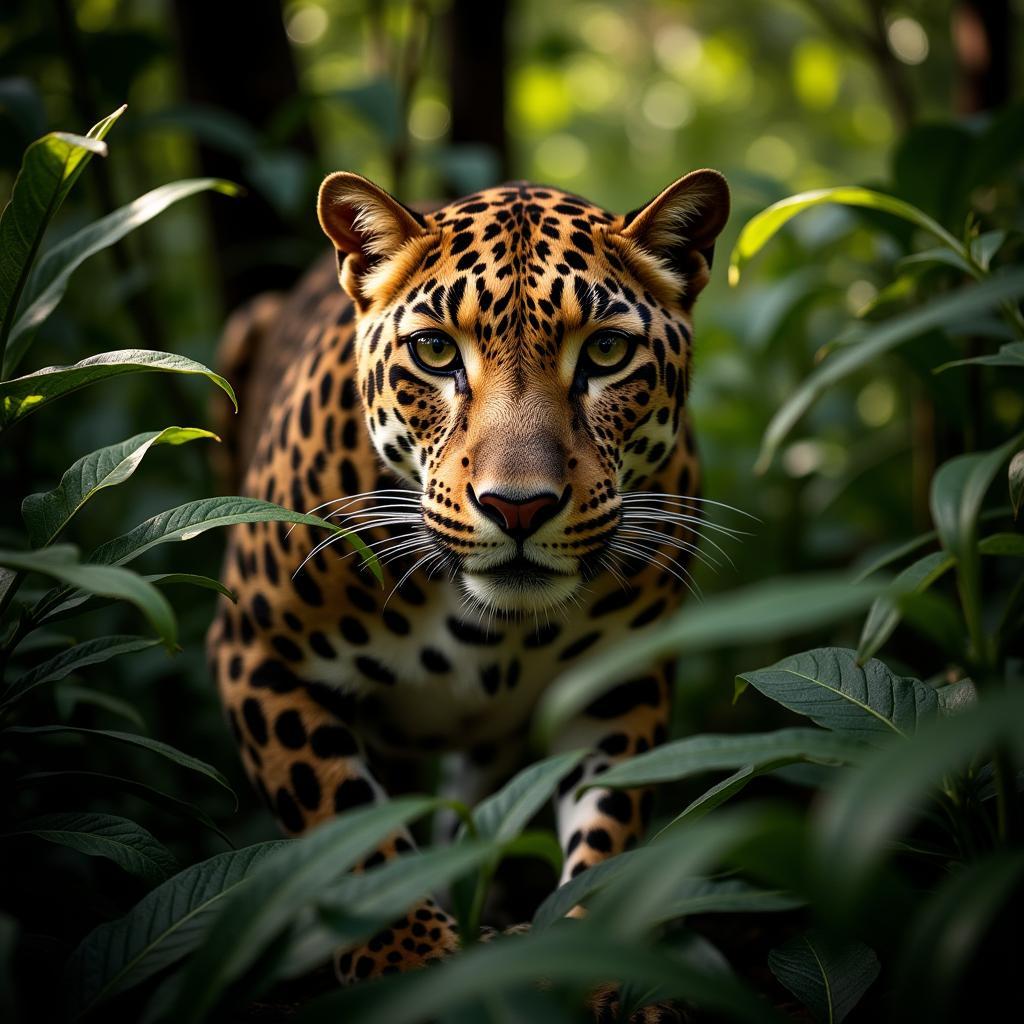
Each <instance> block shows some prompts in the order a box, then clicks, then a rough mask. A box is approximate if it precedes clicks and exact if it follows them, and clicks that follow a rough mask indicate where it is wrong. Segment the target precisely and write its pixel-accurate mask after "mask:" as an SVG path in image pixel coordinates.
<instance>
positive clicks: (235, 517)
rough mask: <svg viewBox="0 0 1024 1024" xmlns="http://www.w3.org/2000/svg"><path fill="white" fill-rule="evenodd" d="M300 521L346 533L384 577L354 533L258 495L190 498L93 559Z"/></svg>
mask: <svg viewBox="0 0 1024 1024" xmlns="http://www.w3.org/2000/svg"><path fill="white" fill-rule="evenodd" d="M266 522H279V523H299V524H302V525H305V526H314V527H317V528H318V529H323V530H327V532H328V533H336V534H340V535H341V536H343V537H344V538H345V539H346V540H347V541H348V543H349V544H351V545H352V546H353V547H354V548H355V549H356V550H357V551H358V552H359V553H360V554H361V555H363V557H364V558H365V559H366V560H367V561H366V564H367V565H369V567H370V569H371V570H372V572H373V574H374V576H376V577H377V579H378V580H382V579H383V574H382V572H381V568H380V564H379V563H378V562H377V559H376V558H375V557H374V555H373V553H372V552H371V551H370V550H369V549H368V548H367V547H366V545H365V544H364V543H363V542H362V541H360V540H359V539H358V538H357V537H356V536H354V535H353V534H351V533H345V531H344V530H342V529H340V528H339V527H337V526H335V525H334V523H330V522H328V521H327V520H326V519H321V518H320V517H319V516H313V515H308V514H306V513H304V512H293V511H292V510H291V509H287V508H282V506H280V505H275V504H273V502H269V501H262V500H260V499H259V498H242V497H226V498H201V499H200V500H199V501H190V502H187V503H186V504H184V505H179V506H178V507H177V508H172V509H170V510H169V511H167V512H161V513H160V514H159V515H155V516H153V517H152V519H147V520H146V521H145V522H144V523H141V524H139V525H138V526H136V527H135V529H134V530H130V531H129V532H128V533H125V534H122V535H121V536H120V537H115V538H114V539H113V540H109V541H107V542H106V544H101V545H100V546H99V547H98V548H97V549H96V550H95V551H94V552H93V553H92V555H91V556H90V561H93V562H101V563H103V564H104V565H122V564H123V563H125V562H130V561H131V560H132V559H133V558H137V557H138V556H139V555H141V554H142V553H143V552H144V551H148V550H149V549H150V548H151V547H153V546H154V545H156V544H166V543H167V542H168V541H174V540H192V538H193V537H198V536H199V535H200V534H201V533H205V532H206V531H207V530H212V529H214V528H215V527H220V526H232V525H234V524H236V523H266Z"/></svg>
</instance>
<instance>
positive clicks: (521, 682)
mask: <svg viewBox="0 0 1024 1024" xmlns="http://www.w3.org/2000/svg"><path fill="white" fill-rule="evenodd" d="M630 596H631V598H632V600H630V601H629V602H628V605H626V606H624V607H621V608H615V609H614V610H610V611H604V610H603V606H602V605H601V604H600V601H599V600H598V601H591V602H585V603H584V604H582V605H581V606H579V607H574V608H573V609H572V610H571V611H569V612H562V613H552V614H550V615H549V616H544V615H539V616H537V617H536V618H534V617H530V618H529V619H526V620H514V621H513V620H501V619H489V618H488V616H486V615H482V614H480V613H479V612H478V611H476V610H471V611H467V610H466V607H465V604H464V600H463V597H462V594H461V592H460V591H459V589H458V587H457V585H455V584H450V583H448V582H440V583H434V584H430V585H427V586H425V587H424V588H423V593H422V597H423V600H422V603H421V604H420V605H419V606H418V607H416V608H415V610H414V614H412V613H410V610H409V609H408V608H404V607H403V608H402V611H398V610H397V608H395V607H392V606H391V605H390V604H389V606H388V607H387V608H384V609H381V610H379V611H375V612H372V613H367V614H361V615H359V616H358V618H357V617H356V616H355V615H352V614H349V615H346V614H342V615H341V616H340V618H339V619H338V620H337V626H336V628H335V629H334V631H333V632H330V633H326V636H327V639H328V643H329V647H330V649H331V651H332V656H331V657H329V658H328V657H324V656H322V655H321V654H317V652H316V651H312V650H311V651H309V652H308V654H307V660H306V663H305V665H304V672H305V673H307V674H309V675H311V676H312V677H314V678H316V679H318V680H322V681H324V682H326V683H327V684H328V685H330V686H332V687H333V688H336V689H338V690H340V691H341V692H342V693H345V694H349V695H351V696H352V697H353V698H354V700H353V716H354V719H355V721H356V723H357V724H358V726H359V728H360V730H361V732H362V733H363V735H365V736H366V737H367V738H368V739H369V740H370V741H371V742H372V743H373V744H374V745H375V746H378V747H380V748H382V749H384V750H391V751H394V752H401V753H406V754H408V753H409V752H410V751H412V752H422V753H429V752H431V751H440V750H451V749H465V748H468V747H472V746H475V745H477V744H480V743H486V742H491V741H495V740H500V739H502V738H504V737H508V736H511V735H513V734H516V733H517V732H521V731H523V730H524V729H525V728H526V727H527V725H528V722H529V718H530V714H531V712H532V710H533V709H534V707H535V706H536V703H537V701H538V699H539V698H540V696H541V694H542V693H543V691H544V690H545V689H546V688H547V687H548V686H549V685H550V684H551V683H552V682H553V681H554V680H555V679H556V678H557V677H558V675H559V674H560V673H562V672H564V671H565V670H566V669H567V668H569V667H570V666H571V665H572V664H574V663H575V662H577V661H578V660H579V659H581V658H583V657H584V656H589V655H591V654H599V653H600V651H601V650H602V649H608V648H609V647H611V646H612V645H614V644H615V643H617V642H619V641H620V640H621V639H622V637H623V636H624V635H625V634H626V633H628V632H630V631H631V623H632V622H634V621H635V620H636V618H637V616H638V615H643V611H644V610H645V609H646V610H649V609H652V608H653V609H654V610H655V611H660V610H661V609H662V608H663V605H662V604H660V603H659V599H658V598H657V595H655V594H653V593H652V594H651V595H650V598H651V599H652V600H650V601H645V597H646V596H647V595H645V594H644V593H643V592H633V593H631V594H630ZM395 603H396V604H398V605H399V606H400V607H401V605H400V603H399V602H395ZM610 603H614V602H610ZM595 607H596V610H597V614H595ZM653 618H654V616H653V615H648V616H647V618H645V620H644V622H643V623H641V624H640V625H639V626H634V627H632V628H642V626H643V625H645V624H646V623H647V622H649V621H653Z"/></svg>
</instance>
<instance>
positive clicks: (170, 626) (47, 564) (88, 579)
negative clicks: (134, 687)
mask: <svg viewBox="0 0 1024 1024" xmlns="http://www.w3.org/2000/svg"><path fill="white" fill-rule="evenodd" d="M77 558H78V552H77V550H76V549H75V548H73V547H71V546H69V545H59V546H57V547H52V548H45V549H43V550H40V551H0V565H2V566H4V567H6V568H8V569H17V570H18V571H19V572H38V573H41V574H42V575H44V576H51V577H53V578H54V579H57V580H60V581H61V582H62V583H67V584H69V585H70V586H72V587H77V588H78V589H79V590H85V591H87V592H88V593H90V594H99V595H100V596H101V597H111V598H115V599H117V600H120V601H127V602H129V603H130V604H133V605H135V607H136V608H138V609H139V611H141V612H142V614H143V615H145V616H146V618H147V619H148V620H149V622H150V624H151V625H152V626H153V628H154V629H155V630H156V632H157V633H158V634H159V636H160V639H161V640H162V641H163V642H164V645H165V646H166V647H167V648H168V649H169V650H173V649H174V647H175V646H176V645H177V641H178V624H177V621H176V620H175V617H174V609H173V608H171V606H170V604H169V603H168V601H167V598H166V597H164V595H163V594H161V593H160V591H159V590H157V589H156V587H154V586H153V585H152V584H151V583H147V582H146V581H145V580H144V579H143V578H142V577H141V576H139V575H138V574H137V573H134V572H132V571H131V570H129V569H119V568H115V567H114V566H109V565H89V564H83V563H82V562H79V561H78V560H77Z"/></svg>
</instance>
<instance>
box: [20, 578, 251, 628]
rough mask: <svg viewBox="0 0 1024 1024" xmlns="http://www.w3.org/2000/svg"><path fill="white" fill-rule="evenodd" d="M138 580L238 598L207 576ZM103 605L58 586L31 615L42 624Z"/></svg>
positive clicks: (87, 595)
mask: <svg viewBox="0 0 1024 1024" xmlns="http://www.w3.org/2000/svg"><path fill="white" fill-rule="evenodd" d="M142 578H143V579H144V580H145V581H146V582H147V583H152V584H153V585H154V586H156V587H163V586H167V585H169V584H170V585H173V584H177V583H184V584H186V585H187V586H191V587H199V589H200V590H212V591H214V592H215V593H217V594H221V595H222V596H224V597H226V598H227V599H228V600H229V601H231V602H232V604H235V603H237V601H238V595H237V594H236V593H235V592H234V591H233V590H232V589H231V588H230V587H226V586H224V584H223V583H221V582H220V580H215V579H213V578H211V577H210V576H197V575H196V574H195V573H190V572H164V573H156V574H154V575H151V576H143V577H142ZM107 603H109V602H107V601H106V600H104V599H100V598H97V597H96V596H95V595H94V594H83V593H80V592H78V591H69V590H68V589H67V588H66V587H58V588H56V589H54V590H51V591H49V592H48V593H46V594H44V595H43V596H42V597H41V598H40V599H39V601H38V602H36V604H35V606H34V608H33V616H34V617H35V618H36V621H37V622H39V624H40V625H45V624H46V623H49V622H56V621H58V620H60V619H67V618H70V617H71V616H73V615H79V614H81V613H82V612H85V611H94V610H95V609H96V608H99V607H102V606H103V605H104V604H107Z"/></svg>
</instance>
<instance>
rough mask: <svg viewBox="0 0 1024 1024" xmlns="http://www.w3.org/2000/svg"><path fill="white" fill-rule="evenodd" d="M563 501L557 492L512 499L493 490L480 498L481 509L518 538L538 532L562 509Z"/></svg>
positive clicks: (508, 532) (478, 500)
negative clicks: (560, 500)
mask: <svg viewBox="0 0 1024 1024" xmlns="http://www.w3.org/2000/svg"><path fill="white" fill-rule="evenodd" d="M560 504H561V503H560V502H559V500H558V497H557V496H556V495H554V494H533V495H530V496H529V497H527V498H509V497H505V496H504V495H501V494H496V493H495V492H493V491H491V492H489V493H487V494H481V495H480V496H479V498H477V505H478V507H479V508H480V511H481V512H482V513H483V514H484V515H485V516H487V518H488V519H490V520H491V521H492V522H495V523H497V524H498V526H500V527H501V528H502V529H503V530H504V531H505V532H506V533H507V534H508V535H509V536H510V537H515V538H516V539H517V540H523V539H525V538H526V537H529V536H530V534H531V533H534V532H536V531H537V530H538V529H539V528H540V527H541V525H543V524H544V523H546V522H547V521H548V520H549V519H550V518H551V517H552V516H553V515H554V514H555V512H557V511H558V508H559V506H560Z"/></svg>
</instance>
